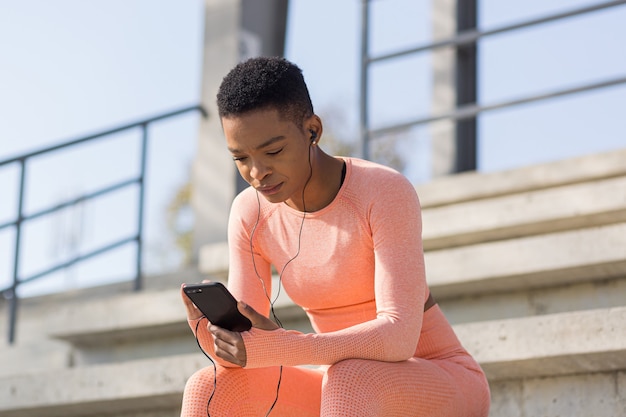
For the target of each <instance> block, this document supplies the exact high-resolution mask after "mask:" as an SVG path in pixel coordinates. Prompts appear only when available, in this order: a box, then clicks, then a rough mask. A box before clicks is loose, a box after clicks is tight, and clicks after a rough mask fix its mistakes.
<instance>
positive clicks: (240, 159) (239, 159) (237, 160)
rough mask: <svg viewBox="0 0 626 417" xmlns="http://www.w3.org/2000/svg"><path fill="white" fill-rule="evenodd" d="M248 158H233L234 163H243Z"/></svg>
mask: <svg viewBox="0 0 626 417" xmlns="http://www.w3.org/2000/svg"><path fill="white" fill-rule="evenodd" d="M245 160H246V157H245V156H233V161H235V162H242V161H245Z"/></svg>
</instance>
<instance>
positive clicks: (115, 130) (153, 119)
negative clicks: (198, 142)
mask: <svg viewBox="0 0 626 417" xmlns="http://www.w3.org/2000/svg"><path fill="white" fill-rule="evenodd" d="M190 111H199V112H200V113H201V114H202V116H203V117H208V113H207V112H206V110H205V109H204V107H202V106H200V105H195V106H190V107H184V108H182V109H178V110H174V111H171V112H168V113H163V114H159V115H157V116H153V117H149V118H147V119H144V120H140V121H137V122H133V123H129V124H126V125H122V126H119V127H116V128H113V129H109V130H105V131H102V132H98V133H95V134H92V135H89V136H84V137H82V138H79V139H74V140H70V141H67V142H64V143H61V144H59V145H54V146H50V147H47V148H43V149H39V150H37V151H33V152H29V153H26V154H23V155H20V156H16V157H13V158H9V159H5V160H4V161H0V166H2V165H6V164H12V163H15V162H18V161H24V160H26V159H28V158H32V157H33V156H38V155H41V154H45V153H48V152H53V151H57V150H59V149H63V148H67V147H69V146H74V145H78V144H80V143H84V142H88V141H91V140H94V139H99V138H101V137H104V136H108V135H112V134H114V133H119V132H122V131H124V130H128V129H133V128H135V127H140V126H142V125H147V124H150V123H153V122H156V121H158V120H162V119H167V118H170V117H174V116H178V115H180V114H183V113H187V112H190Z"/></svg>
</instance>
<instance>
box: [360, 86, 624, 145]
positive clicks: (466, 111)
mask: <svg viewBox="0 0 626 417" xmlns="http://www.w3.org/2000/svg"><path fill="white" fill-rule="evenodd" d="M619 84H626V76H623V77H619V78H614V79H610V80H605V81H600V82H596V83H590V84H585V85H581V86H578V87H573V88H568V89H564V90H557V91H552V92H548V93H543V94H537V95H532V96H527V97H522V98H518V99H514V100H507V101H501V102H498V103H493V104H486V105H477V104H470V105H467V106H462V107H459V108H457V109H456V110H454V111H451V112H447V113H441V114H438V115H435V116H429V117H423V118H420V119H415V120H411V121H408V122H403V123H398V124H393V125H390V126H385V127H382V128H379V129H372V130H370V131H369V134H370V135H371V136H372V137H373V136H382V135H385V134H389V133H394V132H400V131H404V130H406V129H409V128H412V127H414V126H417V125H422V124H426V123H431V122H436V121H439V120H447V119H449V120H465V119H471V118H473V117H476V116H477V115H478V114H479V113H483V112H486V111H489V110H495V109H501V108H505V107H513V106H517V105H520V104H525V103H530V102H533V101H542V100H548V99H551V98H556V97H561V96H566V95H571V94H576V93H582V92H585V91H592V90H597V89H600V88H606V87H612V86H615V85H619Z"/></svg>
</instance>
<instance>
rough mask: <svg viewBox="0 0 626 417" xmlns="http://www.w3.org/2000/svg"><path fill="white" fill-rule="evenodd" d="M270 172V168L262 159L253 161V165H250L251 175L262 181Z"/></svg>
mask: <svg viewBox="0 0 626 417" xmlns="http://www.w3.org/2000/svg"><path fill="white" fill-rule="evenodd" d="M269 173H270V168H269V167H268V166H267V165H265V164H263V162H262V161H259V160H256V161H252V166H251V167H250V177H252V178H253V179H255V180H257V181H261V180H262V179H263V178H265V177H267V175H268V174H269Z"/></svg>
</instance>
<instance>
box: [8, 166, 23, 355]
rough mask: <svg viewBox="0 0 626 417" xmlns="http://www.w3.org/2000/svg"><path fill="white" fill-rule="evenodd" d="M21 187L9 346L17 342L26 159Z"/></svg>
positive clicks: (10, 309)
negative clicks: (16, 329) (18, 289)
mask: <svg viewBox="0 0 626 417" xmlns="http://www.w3.org/2000/svg"><path fill="white" fill-rule="evenodd" d="M19 164H20V185H19V196H18V203H17V221H16V222H15V250H14V259H13V283H12V285H11V294H10V298H9V335H8V338H9V344H13V343H14V342H15V327H16V323H17V304H18V302H19V301H18V295H17V287H18V285H19V271H20V246H21V240H22V221H23V220H24V186H25V182H26V181H25V179H26V159H20V160H19Z"/></svg>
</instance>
